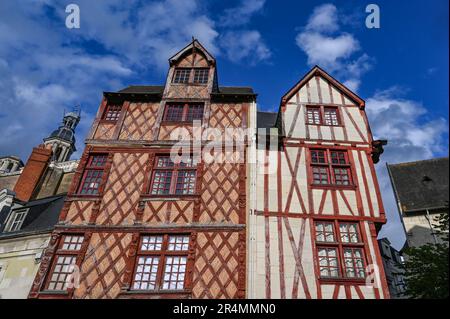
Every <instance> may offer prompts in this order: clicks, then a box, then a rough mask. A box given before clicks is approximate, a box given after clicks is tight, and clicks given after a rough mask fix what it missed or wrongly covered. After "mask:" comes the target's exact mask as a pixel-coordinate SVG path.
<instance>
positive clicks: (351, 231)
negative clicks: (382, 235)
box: [339, 223, 360, 243]
mask: <svg viewBox="0 0 450 319" xmlns="http://www.w3.org/2000/svg"><path fill="white" fill-rule="evenodd" d="M339 232H340V233H341V241H342V242H343V243H358V242H359V241H360V240H359V234H358V227H357V225H356V224H354V223H341V224H340V225H339Z"/></svg>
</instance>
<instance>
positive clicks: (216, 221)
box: [29, 40, 256, 299]
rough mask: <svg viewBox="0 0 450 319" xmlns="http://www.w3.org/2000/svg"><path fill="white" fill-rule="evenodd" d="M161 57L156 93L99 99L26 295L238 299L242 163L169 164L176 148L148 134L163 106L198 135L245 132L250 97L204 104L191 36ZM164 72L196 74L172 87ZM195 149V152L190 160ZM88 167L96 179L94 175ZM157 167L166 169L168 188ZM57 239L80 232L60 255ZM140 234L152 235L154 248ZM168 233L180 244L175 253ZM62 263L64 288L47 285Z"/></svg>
mask: <svg viewBox="0 0 450 319" xmlns="http://www.w3.org/2000/svg"><path fill="white" fill-rule="evenodd" d="M169 62H170V68H169V72H168V77H167V80H166V85H165V87H164V88H161V91H158V92H156V93H152V92H149V93H146V92H142V93H141V92H137V93H135V92H133V93H127V92H126V90H125V92H123V91H122V92H117V93H110V92H106V93H104V99H103V100H102V102H101V104H100V107H99V111H98V114H97V117H96V119H95V120H94V123H93V126H92V129H91V132H90V134H89V136H88V138H87V140H86V148H85V149H84V152H83V154H82V156H81V159H80V163H79V166H78V168H77V171H76V173H75V175H74V178H73V180H72V184H71V186H70V189H69V191H68V194H67V198H66V200H65V203H64V206H63V208H62V211H61V214H60V218H59V223H58V225H57V226H56V227H55V230H54V231H53V233H52V236H51V240H50V243H49V246H48V248H47V249H46V250H45V253H44V256H43V259H42V263H41V265H40V268H39V271H38V273H37V275H36V278H35V281H34V283H33V285H32V288H31V291H30V293H29V298H76V299H82V298H183V299H185V298H245V297H246V293H247V291H246V277H247V268H246V260H247V252H246V242H247V233H246V223H247V217H246V212H247V196H248V186H247V162H246V160H244V161H243V162H238V163H229V162H224V163H216V162H213V163H206V162H203V161H201V160H200V161H199V162H196V163H190V164H187V165H185V164H180V163H171V162H169V161H168V160H167V156H168V155H170V152H171V148H172V146H173V145H174V144H175V143H176V142H178V141H170V140H162V139H160V138H159V136H160V132H161V131H162V130H164V129H167V128H165V127H164V126H167V124H170V123H168V121H165V120H166V117H165V111H166V106H169V105H182V106H183V111H182V113H181V114H182V116H181V122H180V123H177V124H179V125H181V126H189V125H188V124H187V123H185V121H186V120H191V119H197V118H198V119H200V120H201V121H202V127H203V128H207V127H212V128H219V129H224V128H226V127H235V128H246V127H247V126H248V124H249V123H248V119H249V115H248V114H247V113H248V112H249V105H250V103H254V102H255V98H256V96H255V95H254V94H251V95H245V96H240V95H238V96H236V95H230V94H228V95H227V96H217V97H215V98H214V100H212V98H211V96H212V93H213V88H214V89H215V90H217V87H215V86H217V83H214V82H215V81H217V78H216V69H215V68H216V64H215V60H214V58H213V57H212V56H211V55H210V54H209V53H208V52H207V51H206V50H205V49H204V48H203V47H202V46H201V44H200V43H198V41H197V40H194V41H193V42H192V43H190V44H189V45H188V46H186V47H185V48H184V49H183V50H181V51H180V52H179V53H178V54H176V55H175V56H174V57H172V58H171V59H170V60H169ZM176 68H193V69H195V70H200V69H201V70H202V71H201V72H200V73H199V72H197V74H196V73H195V71H194V72H191V73H192V74H191V77H193V78H192V82H196V83H187V84H185V83H176V84H175V85H173V83H172V79H173V78H174V72H175V69H176ZM206 70H207V71H208V72H206ZM205 81H206V83H203V82H205ZM192 84H194V85H192ZM111 105H121V108H120V111H119V108H118V107H117V108H111V107H110V106H111ZM198 105H199V106H201V107H198V108H197V106H198ZM191 106H194V107H193V108H191ZM108 112H109V113H108ZM106 114H109V115H106ZM166 114H167V113H166ZM176 119H178V118H176ZM149 123H151V124H149ZM191 126H192V123H191ZM204 146H205V145H204V144H200V145H195V146H194V149H193V150H192V156H193V157H195V156H196V155H197V154H199V153H200V152H201V151H202V149H203V148H204ZM243 156H244V158H246V156H247V151H246V150H245V151H244V154H243ZM100 158H101V161H99V159H100ZM97 163H98V164H99V165H97ZM159 164H161V165H159ZM172 164H173V165H172ZM91 170H93V171H95V172H98V171H101V174H94V175H95V180H94V179H92V178H91V177H92V176H91V175H92V173H89V172H90V171H91ZM160 171H170V172H171V179H170V182H168V179H166V180H163V179H161V176H162V175H161V176H157V175H158V174H159V173H158V172H160ZM89 178H91V179H92V180H91V179H89ZM156 184H158V185H157V187H156V186H155V185H156ZM166 186H167V187H166ZM86 187H87V188H86ZM155 187H156V188H155ZM86 189H88V190H91V189H92V190H95V191H89V192H87V191H82V190H86ZM152 189H163V190H164V191H161V192H159V191H156V192H152V191H151V190H152ZM166 189H167V191H166ZM67 236H82V238H83V241H82V242H81V247H79V245H78V246H76V247H75V248H77V249H76V250H75V251H74V250H71V249H63V248H62V247H63V246H62V245H64V238H68V237H67ZM77 238H79V237H77ZM146 238H147V239H148V238H162V241H161V247H159V246H158V247H154V245H153V246H151V245H150V241H147V239H146ZM173 238H182V243H181V246H180V247H179V248H180V249H177V248H176V247H177V246H176V245H177V243H176V242H175V243H174V244H175V248H173V246H171V245H172V242H171V240H172V239H173ZM152 240H153V239H152ZM144 241H146V242H144ZM155 243H156V242H155ZM64 247H66V246H64ZM78 248H79V249H78ZM150 248H157V249H150ZM59 256H67V257H69V258H68V259H67V260H66V259H61V258H60V259H58V258H59ZM141 258H143V259H141ZM157 258H158V264H157V265H156V260H157ZM74 261H75V264H76V266H77V269H79V273H78V274H77V276H74V277H77V280H75V281H76V282H75V283H74V284H75V285H74V287H72V288H71V287H68V286H67V285H66V286H64V284H62V283H60V282H59V281H58V280H60V279H61V280H64V278H66V275H67V274H66V272H61V269H62V268H63V267H59V266H64V265H63V264H64V263H66V264H67V263H69V264H72V263H73V262H74ZM140 266H144V267H140ZM145 267H147V268H145ZM67 268H68V267H65V268H64V271H65V270H67ZM55 269H56V270H55ZM55 274H56V275H57V276H53V277H52V275H55ZM52 278H53V279H52ZM56 286H57V288H58V289H56ZM49 288H52V289H49Z"/></svg>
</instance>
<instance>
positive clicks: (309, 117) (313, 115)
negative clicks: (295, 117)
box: [306, 106, 322, 125]
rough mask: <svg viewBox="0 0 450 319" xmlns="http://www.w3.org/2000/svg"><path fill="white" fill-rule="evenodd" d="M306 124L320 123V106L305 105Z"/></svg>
mask: <svg viewBox="0 0 450 319" xmlns="http://www.w3.org/2000/svg"><path fill="white" fill-rule="evenodd" d="M306 124H311V125H321V124H322V112H321V111H320V106H307V107H306Z"/></svg>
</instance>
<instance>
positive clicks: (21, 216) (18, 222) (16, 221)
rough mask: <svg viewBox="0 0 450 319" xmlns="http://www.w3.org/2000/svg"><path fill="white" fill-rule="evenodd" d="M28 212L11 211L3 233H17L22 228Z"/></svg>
mask: <svg viewBox="0 0 450 319" xmlns="http://www.w3.org/2000/svg"><path fill="white" fill-rule="evenodd" d="M27 212H28V210H19V211H13V212H12V213H11V215H10V217H9V220H8V223H7V225H6V227H5V232H13V231H18V230H20V228H21V227H22V224H23V221H24V220H25V217H26V216H27Z"/></svg>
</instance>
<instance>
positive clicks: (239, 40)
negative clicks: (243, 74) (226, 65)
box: [221, 30, 271, 64]
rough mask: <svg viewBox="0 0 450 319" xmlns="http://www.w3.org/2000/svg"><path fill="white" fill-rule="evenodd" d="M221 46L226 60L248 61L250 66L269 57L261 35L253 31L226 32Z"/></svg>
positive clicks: (269, 54) (269, 53) (268, 51)
mask: <svg viewBox="0 0 450 319" xmlns="http://www.w3.org/2000/svg"><path fill="white" fill-rule="evenodd" d="M221 44H222V48H223V50H224V51H225V54H226V55H227V57H228V59H230V60H231V61H235V62H241V61H243V60H249V62H250V63H251V64H254V63H257V62H260V61H264V60H267V59H269V58H270V56H271V52H270V50H269V48H268V47H267V46H266V44H265V43H264V42H263V40H262V38H261V34H260V33H259V32H258V31H255V30H251V31H248V30H244V31H232V32H227V33H225V35H224V36H223V38H221ZM249 58H251V59H249Z"/></svg>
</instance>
